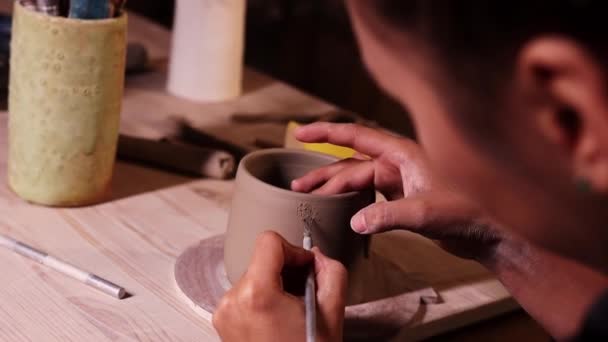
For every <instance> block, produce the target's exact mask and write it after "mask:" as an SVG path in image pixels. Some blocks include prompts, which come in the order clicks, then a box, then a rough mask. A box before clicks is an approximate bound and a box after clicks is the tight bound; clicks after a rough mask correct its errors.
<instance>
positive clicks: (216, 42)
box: [167, 0, 245, 102]
mask: <svg viewBox="0 0 608 342" xmlns="http://www.w3.org/2000/svg"><path fill="white" fill-rule="evenodd" d="M244 30H245V0H177V2H176V5H175V20H174V25H173V41H172V48H171V57H170V63H169V78H168V82H167V90H168V91H169V92H170V93H171V94H173V95H176V96H179V97H183V98H187V99H189V100H193V101H199V102H214V101H225V100H230V99H233V98H235V97H238V96H239V95H240V94H241V88H242V85H241V83H242V74H243V48H244Z"/></svg>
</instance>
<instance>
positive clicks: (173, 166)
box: [118, 135, 236, 179]
mask: <svg viewBox="0 0 608 342" xmlns="http://www.w3.org/2000/svg"><path fill="white" fill-rule="evenodd" d="M118 158H119V159H122V160H125V161H134V162H139V163H145V164H149V165H153V166H156V167H160V168H163V169H168V170H172V171H177V172H180V173H186V174H190V175H196V176H203V177H209V178H216V179H227V178H230V177H232V176H233V175H234V171H235V169H236V161H235V159H234V157H233V156H232V155H231V154H229V153H228V152H225V151H221V150H215V149H209V148H203V147H199V146H192V145H187V144H179V143H176V142H172V141H156V140H151V139H144V138H138V137H132V136H128V135H120V137H119V139H118Z"/></svg>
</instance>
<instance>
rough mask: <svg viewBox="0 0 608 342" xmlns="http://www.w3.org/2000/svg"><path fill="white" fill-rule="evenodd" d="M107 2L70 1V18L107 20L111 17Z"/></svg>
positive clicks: (94, 0)
mask: <svg viewBox="0 0 608 342" xmlns="http://www.w3.org/2000/svg"><path fill="white" fill-rule="evenodd" d="M110 7H111V6H110V3H109V2H108V0H72V1H71V2H70V15H69V16H70V18H76V19H107V18H110V17H111V13H110Z"/></svg>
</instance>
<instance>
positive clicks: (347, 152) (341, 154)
mask: <svg viewBox="0 0 608 342" xmlns="http://www.w3.org/2000/svg"><path fill="white" fill-rule="evenodd" d="M299 126H300V125H299V124H298V123H297V122H294V121H291V122H289V124H287V131H286V132H285V147H286V148H299V149H303V150H308V151H316V152H321V153H325V154H329V155H332V156H336V157H338V158H341V159H345V158H351V157H352V156H354V155H355V154H356V153H357V151H355V150H353V149H352V148H348V147H343V146H338V145H334V144H327V143H321V144H320V143H312V144H310V143H303V142H300V141H298V140H296V138H295V136H294V131H295V129H296V128H298V127H299Z"/></svg>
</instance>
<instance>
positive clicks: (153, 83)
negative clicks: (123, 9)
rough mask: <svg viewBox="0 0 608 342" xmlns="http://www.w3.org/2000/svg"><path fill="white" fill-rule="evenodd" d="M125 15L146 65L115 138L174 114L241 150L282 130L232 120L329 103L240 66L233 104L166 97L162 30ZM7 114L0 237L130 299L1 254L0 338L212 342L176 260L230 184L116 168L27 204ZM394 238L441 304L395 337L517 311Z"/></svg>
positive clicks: (208, 223) (449, 263)
mask: <svg viewBox="0 0 608 342" xmlns="http://www.w3.org/2000/svg"><path fill="white" fill-rule="evenodd" d="M9 7H10V2H9V1H7V0H2V1H0V10H3V9H4V10H7V9H8V8H9ZM129 21H130V23H129V39H130V40H132V41H139V42H142V43H143V44H144V45H146V47H147V48H148V49H149V51H150V55H151V58H152V59H153V61H154V64H155V70H154V71H153V72H149V73H145V74H142V75H138V76H135V77H132V78H129V79H128V80H127V84H126V91H125V95H124V107H123V112H122V119H121V120H122V121H121V131H122V132H123V133H126V134H132V135H140V136H145V137H151V138H154V137H159V136H163V135H165V134H166V131H167V130H170V129H172V127H171V124H170V122H171V120H170V119H171V118H172V117H175V116H177V117H181V118H184V119H186V120H188V121H190V122H191V123H192V124H193V125H195V126H197V127H199V128H201V129H204V130H205V131H206V132H210V133H213V134H216V135H217V136H220V137H223V138H227V139H231V140H233V141H235V142H237V143H240V144H243V145H251V144H253V142H254V140H255V138H256V137H263V138H264V139H270V140H274V141H277V142H279V143H281V142H282V140H283V134H284V126H283V125H281V124H277V123H256V124H253V123H246V124H232V123H230V121H229V117H230V115H231V114H233V113H239V114H250V115H259V114H263V113H285V114H286V115H288V114H290V113H291V114H293V113H299V114H301V113H305V114H310V115H318V114H319V113H326V112H331V111H333V110H335V109H336V108H335V107H334V106H332V105H330V104H327V103H324V102H322V101H320V100H319V99H316V98H314V97H311V96H308V95H306V94H303V93H302V92H300V91H298V90H297V89H294V88H292V87H290V86H287V85H285V84H283V83H281V82H279V81H276V80H273V79H271V78H269V77H266V76H264V75H262V74H260V73H257V72H255V71H252V70H249V69H247V70H246V72H245V87H244V88H245V92H244V95H243V96H242V97H241V98H239V99H238V100H235V101H231V102H225V103H216V104H199V103H194V102H189V101H184V100H181V99H178V98H175V97H172V96H170V95H168V94H167V93H166V92H165V79H166V77H165V74H166V73H165V70H166V67H165V65H166V61H167V52H168V49H169V36H170V35H169V33H168V32H167V31H166V30H164V29H162V28H160V27H159V26H156V25H154V24H152V23H150V22H148V21H147V20H145V19H143V18H141V17H138V16H136V15H131V16H130V20H129ZM6 120H7V113H6V112H0V179H2V180H3V182H2V183H1V185H0V232H1V233H3V234H7V235H9V236H11V237H13V238H16V239H19V240H22V241H23V242H26V243H28V244H30V245H32V246H34V247H38V248H40V249H43V250H45V251H47V252H48V253H50V254H52V255H54V256H56V257H58V258H61V259H64V260H66V261H69V262H71V263H73V264H75V265H76V266H78V267H81V268H83V269H86V270H89V271H92V272H95V273H96V274H98V275H99V276H102V277H104V278H106V279H108V280H111V281H113V282H115V283H117V284H119V285H122V286H124V287H125V288H126V289H127V291H128V292H130V293H131V294H132V296H131V297H130V298H128V299H125V300H122V301H118V300H116V299H113V298H110V297H108V296H106V295H104V294H101V293H98V292H97V291H94V290H92V289H90V288H89V287H87V286H83V285H82V284H81V283H78V282H76V281H73V280H71V279H68V278H66V277H65V276H62V275H60V274H57V273H55V272H53V271H51V270H48V269H46V268H44V267H42V266H40V265H37V264H35V263H33V262H31V261H29V260H26V259H25V258H23V257H20V256H18V255H15V254H14V253H11V252H9V251H5V250H0V265H1V268H2V278H1V279H2V287H0V302H1V303H2V305H1V306H0V340H1V341H104V340H111V341H213V340H217V339H218V337H217V335H216V333H215V331H214V329H213V327H212V325H211V323H210V320H209V316H205V315H199V314H197V312H195V311H194V310H192V309H191V307H190V306H189V305H188V303H187V302H186V301H184V300H183V298H181V297H180V295H179V294H178V292H177V291H176V290H175V283H174V279H173V267H174V263H175V260H176V258H177V256H178V255H179V254H180V253H181V252H182V251H183V250H185V249H186V248H187V247H189V246H191V245H193V244H195V243H196V242H197V241H199V240H201V239H204V238H208V237H211V236H214V235H218V234H221V233H223V232H224V230H225V226H226V221H227V217H228V209H229V205H230V198H231V191H232V187H233V184H232V182H230V181H216V180H205V179H193V178H188V177H183V176H178V175H173V174H170V173H166V172H162V171H157V170H153V169H147V168H143V167H140V166H135V165H130V164H124V163H117V165H116V167H115V170H114V178H113V182H112V188H111V190H112V194H111V196H110V197H108V199H107V201H105V202H104V203H100V204H98V205H95V206H90V207H83V208H74V209H58V208H45V207H39V206H34V205H30V204H28V203H25V202H24V201H22V200H21V199H19V198H17V197H16V196H15V195H14V194H13V193H11V192H10V191H9V189H8V187H7V186H6V184H5V179H6V152H7V151H6V146H7V137H6ZM391 234H393V235H391V236H390V238H389V239H382V240H381V241H380V242H379V243H389V242H390V243H389V244H387V245H384V246H379V249H378V250H381V251H382V253H383V254H384V256H385V257H387V258H390V259H391V260H397V261H398V262H399V267H401V268H402V269H403V270H404V271H405V272H409V273H411V274H417V275H418V276H421V277H423V278H424V279H425V280H426V281H428V282H430V283H432V284H433V285H434V286H435V288H436V289H437V290H438V291H439V292H440V294H441V296H442V298H443V299H444V300H445V303H444V304H438V305H433V306H428V307H427V308H426V310H425V311H424V314H423V315H421V316H420V317H419V319H418V321H417V322H416V323H414V324H413V325H414V326H417V328H416V330H411V331H410V330H408V331H407V332H404V335H402V336H400V337H401V338H406V339H419V338H422V337H426V336H431V335H434V334H437V333H439V332H442V331H446V330H449V329H453V328H456V327H460V326H463V325H466V324H469V323H471V322H474V321H477V320H479V319H482V318H486V317H490V316H493V315H496V314H499V313H502V312H505V311H509V310H512V309H514V308H515V307H516V305H515V304H514V303H513V301H512V300H511V299H510V296H509V294H508V293H507V291H506V290H505V289H504V288H503V287H502V286H501V285H500V284H499V283H498V282H497V281H496V280H494V279H493V278H491V277H490V275H489V274H488V273H487V272H486V271H485V270H484V269H482V268H481V267H479V266H478V265H476V264H474V263H472V262H467V261H462V260H458V259H456V258H454V257H451V256H449V255H447V254H446V253H444V252H442V251H441V250H439V249H438V248H437V247H436V246H435V245H434V244H433V243H432V242H430V241H428V240H425V239H422V238H420V237H417V236H414V235H411V234H407V233H391ZM395 242H397V243H398V244H397V243H395ZM406 330H407V329H406Z"/></svg>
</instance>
